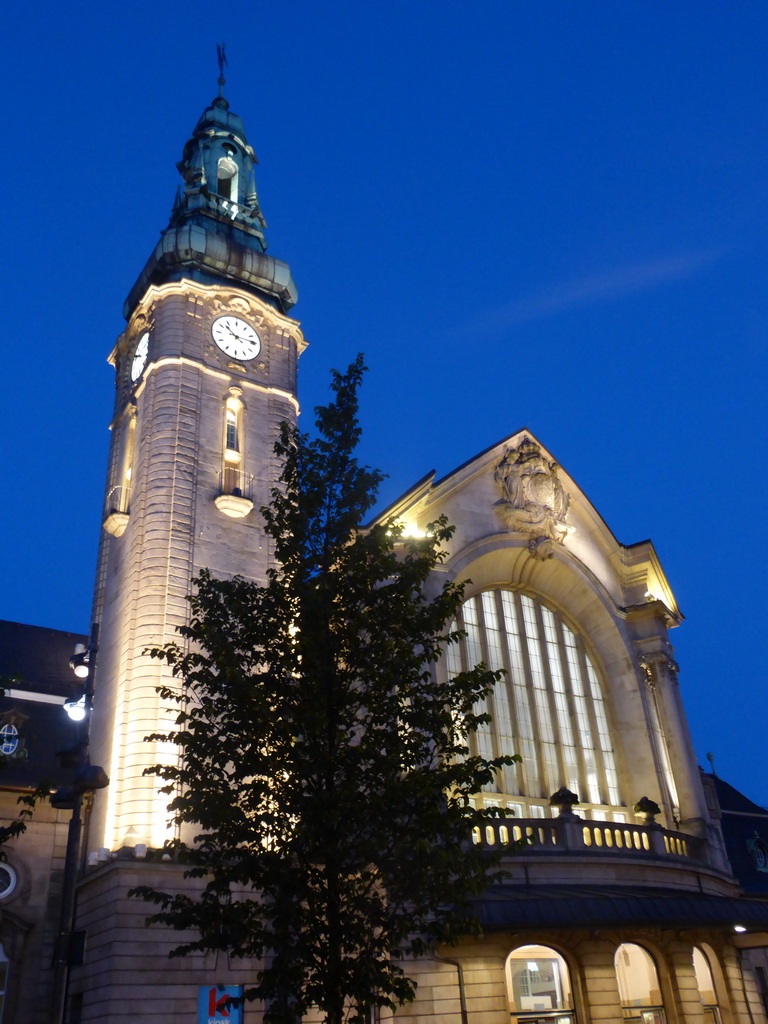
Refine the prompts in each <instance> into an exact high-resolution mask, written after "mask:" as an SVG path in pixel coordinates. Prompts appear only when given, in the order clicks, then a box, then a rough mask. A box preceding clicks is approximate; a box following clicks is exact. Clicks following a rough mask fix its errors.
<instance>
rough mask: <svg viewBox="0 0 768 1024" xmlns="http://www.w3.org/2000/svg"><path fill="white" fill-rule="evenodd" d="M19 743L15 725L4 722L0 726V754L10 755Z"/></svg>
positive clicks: (14, 751)
mask: <svg viewBox="0 0 768 1024" xmlns="http://www.w3.org/2000/svg"><path fill="white" fill-rule="evenodd" d="M18 745H19V731H18V729H17V728H16V726H15V725H9V724H8V723H6V724H5V725H4V726H2V727H1V728H0V754H5V756H6V757H10V756H11V754H15V753H16V748H17V747H18Z"/></svg>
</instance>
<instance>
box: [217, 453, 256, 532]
mask: <svg viewBox="0 0 768 1024" xmlns="http://www.w3.org/2000/svg"><path fill="white" fill-rule="evenodd" d="M214 504H215V505H216V508H217V509H218V510H219V511H220V512H223V513H224V515H225V516H229V517H230V518H231V519H243V518H244V517H245V516H247V515H248V513H249V512H250V511H251V509H252V508H253V476H252V475H251V474H250V473H245V472H243V470H242V469H238V468H237V466H224V468H223V469H222V471H221V473H219V490H218V494H217V495H216V497H215V498H214Z"/></svg>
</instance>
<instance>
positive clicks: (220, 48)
mask: <svg viewBox="0 0 768 1024" xmlns="http://www.w3.org/2000/svg"><path fill="white" fill-rule="evenodd" d="M216 57H217V59H218V61H219V96H223V95H224V82H225V79H224V68H225V67H227V66H228V65H229V61H228V60H227V47H226V44H225V43H216Z"/></svg>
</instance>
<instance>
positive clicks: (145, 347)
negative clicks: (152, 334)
mask: <svg viewBox="0 0 768 1024" xmlns="http://www.w3.org/2000/svg"><path fill="white" fill-rule="evenodd" d="M148 355H149V331H144V333H143V334H142V336H141V337H140V338H139V344H138V345H137V346H136V351H135V352H134V354H133V362H132V363H131V380H134V381H135V380H138V379H139V377H140V376H141V373H142V370H143V369H144V367H145V366H146V365H147V356H148Z"/></svg>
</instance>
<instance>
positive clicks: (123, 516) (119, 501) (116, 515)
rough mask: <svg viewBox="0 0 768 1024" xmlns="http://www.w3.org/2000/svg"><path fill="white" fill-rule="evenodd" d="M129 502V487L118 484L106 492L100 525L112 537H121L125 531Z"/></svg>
mask: <svg viewBox="0 0 768 1024" xmlns="http://www.w3.org/2000/svg"><path fill="white" fill-rule="evenodd" d="M130 502H131V488H130V487H126V486H123V485H120V484H118V485H116V486H115V487H113V488H111V490H109V491H108V492H107V499H106V501H105V502H104V519H103V522H102V526H103V527H104V529H105V530H106V531H107V533H111V534H112V536H113V537H121V536H122V535H123V533H125V528H126V526H127V525H128V517H129V514H130Z"/></svg>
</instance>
